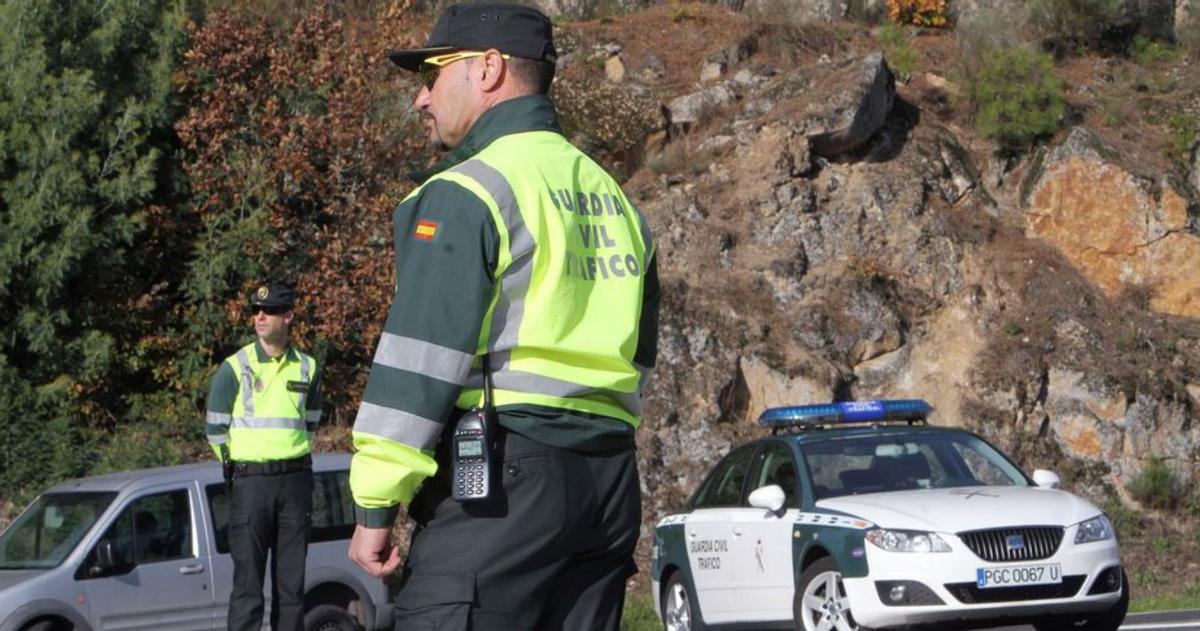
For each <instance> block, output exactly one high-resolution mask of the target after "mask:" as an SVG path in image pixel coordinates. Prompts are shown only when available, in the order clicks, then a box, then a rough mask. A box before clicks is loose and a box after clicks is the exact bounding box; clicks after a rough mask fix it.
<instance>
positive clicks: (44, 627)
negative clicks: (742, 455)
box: [21, 620, 60, 631]
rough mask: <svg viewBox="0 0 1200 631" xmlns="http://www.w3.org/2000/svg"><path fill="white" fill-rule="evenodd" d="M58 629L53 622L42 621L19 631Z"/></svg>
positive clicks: (54, 630) (53, 630)
mask: <svg viewBox="0 0 1200 631" xmlns="http://www.w3.org/2000/svg"><path fill="white" fill-rule="evenodd" d="M59 628H60V627H59V625H57V624H55V623H54V621H53V620H42V621H41V622H35V623H33V624H31V625H29V626H27V627H25V628H24V629H21V631H58V630H59Z"/></svg>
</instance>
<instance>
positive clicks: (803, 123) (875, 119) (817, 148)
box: [772, 52, 896, 157]
mask: <svg viewBox="0 0 1200 631" xmlns="http://www.w3.org/2000/svg"><path fill="white" fill-rule="evenodd" d="M805 72H808V73H812V74H816V75H818V76H821V79H820V82H819V83H818V84H815V85H812V87H813V88H815V89H796V86H799V85H803V84H804V81H803V77H804V73H805ZM795 74H797V75H799V76H797V77H793V78H792V79H791V80H790V82H791V84H792V85H793V87H792V88H790V89H788V90H787V91H788V92H793V91H794V94H795V96H791V97H790V98H786V99H784V100H781V101H780V102H779V104H778V105H776V106H775V109H774V110H773V111H772V117H773V118H775V119H781V118H786V119H788V121H789V125H790V126H791V127H792V128H793V129H795V130H797V131H800V132H802V133H804V135H805V136H807V137H808V140H809V142H810V143H812V149H813V151H814V152H816V153H817V154H818V155H822V156H827V157H832V156H836V155H839V154H843V153H846V152H848V151H852V150H854V149H856V148H857V147H859V146H861V145H862V144H863V143H865V142H866V141H867V140H869V139H870V138H871V136H874V135H875V133H876V132H878V131H879V130H880V129H881V128H882V127H883V122H884V120H885V119H886V118H887V115H888V112H890V111H891V109H892V103H893V101H894V99H895V95H896V82H895V80H894V78H893V77H892V71H891V70H890V69H889V68H888V65H887V62H886V61H885V60H884V58H883V53H882V52H875V53H872V54H870V55H867V56H866V57H862V58H859V59H851V60H847V61H845V62H842V63H840V64H838V65H837V66H835V68H834V69H833V71H832V72H830V71H828V70H825V69H807V70H806V71H802V72H800V73H795Z"/></svg>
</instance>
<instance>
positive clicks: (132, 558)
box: [84, 489, 196, 570]
mask: <svg viewBox="0 0 1200 631" xmlns="http://www.w3.org/2000/svg"><path fill="white" fill-rule="evenodd" d="M105 542H108V543H110V544H111V545H112V551H113V560H114V561H116V563H117V566H118V567H120V568H123V569H126V570H128V569H130V568H132V567H134V566H137V565H145V564H147V563H158V562H160V561H173V560H177V559H193V558H195V557H196V550H195V546H194V545H193V543H192V510H191V506H190V505H189V503H188V492H187V489H179V490H176V491H168V492H166V493H155V494H153V495H146V496H143V497H139V498H137V499H135V500H134V501H133V502H131V503H130V504H129V506H127V507H125V510H123V511H121V514H120V515H118V516H117V518H116V520H115V521H113V523H112V524H111V525H109V527H108V530H106V531H104V534H103V535H102V536H101V537H100V541H99V543H105ZM97 547H99V546H98V545H97ZM96 555H97V552H96V548H92V551H91V552H90V553H89V554H88V558H87V560H86V561H85V562H84V567H87V568H91V567H94V566H96Z"/></svg>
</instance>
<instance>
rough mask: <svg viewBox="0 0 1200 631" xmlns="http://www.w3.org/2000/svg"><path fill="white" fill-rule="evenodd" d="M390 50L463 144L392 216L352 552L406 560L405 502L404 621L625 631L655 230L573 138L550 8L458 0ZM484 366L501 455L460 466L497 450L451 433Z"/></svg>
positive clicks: (420, 106) (652, 313) (360, 427)
mask: <svg viewBox="0 0 1200 631" xmlns="http://www.w3.org/2000/svg"><path fill="white" fill-rule="evenodd" d="M390 57H391V59H392V61H393V62H394V63H396V64H397V65H399V66H400V67H401V68H404V69H406V70H410V71H419V72H421V75H422V80H423V87H421V89H420V91H419V93H418V94H417V96H416V100H415V101H414V104H413V105H414V107H415V109H416V110H417V111H418V112H419V113H420V114H421V115H422V116H423V118H424V121H425V126H426V128H427V130H428V133H429V140H430V142H431V143H432V144H434V145H435V146H438V147H440V148H447V149H452V151H451V152H450V153H449V155H448V156H446V157H445V159H444V160H442V162H441V163H439V164H438V165H437V166H436V167H435V168H434V171H433V172H434V173H435V174H434V175H432V176H431V177H428V178H427V179H423V181H422V180H421V179H418V181H419V182H421V185H420V187H419V188H417V189H416V190H415V191H413V192H412V193H411V194H410V195H409V196H408V197H407V198H406V199H405V200H404V201H403V202H401V204H400V206H399V207H398V208H397V209H396V211H395V213H394V215H393V223H394V236H395V256H396V280H397V285H396V294H395V297H394V299H393V302H392V305H391V309H390V311H389V312H388V317H387V321H386V323H385V325H384V332H383V334H382V336H381V339H380V341H379V346H378V347H377V349H376V352H375V357H374V362H373V364H372V366H371V373H370V377H369V379H368V381H367V386H366V390H365V392H364V394H363V401H362V404H361V406H360V408H359V411H358V416H357V418H356V420H355V424H354V445H355V447H356V449H357V453H356V454H355V456H354V460H353V465H352V467H351V472H350V484H351V489H352V490H353V494H354V498H355V503H356V505H357V511H356V512H357V521H358V526H357V529H356V531H355V534H354V538H353V540H352V541H351V546H350V557H351V558H352V559H354V560H355V561H357V562H358V563H359V564H360V565H362V566H363V567H364V568H365V569H366V570H367V571H368V572H370V573H372V574H374V575H375V576H382V575H384V574H387V573H388V572H391V571H392V570H394V569H396V568H397V567H400V565H401V560H400V558H399V555H398V552H397V550H396V548H395V547H394V546H393V545H392V544H391V542H390V540H389V531H390V529H391V527H392V524H393V521H394V520H395V518H396V515H397V513H398V511H399V509H400V505H401V504H402V503H408V504H409V513H410V514H411V515H412V516H413V518H414V519H415V520H416V522H417V527H416V529H415V531H414V533H413V536H412V542H411V546H410V549H409V554H408V557H407V559H406V561H405V562H404V563H403V565H404V574H403V576H402V584H401V586H400V589H399V592H398V593H397V596H396V599H395V604H396V628H397V629H411V628H421V629H424V628H437V629H474V630H476V631H478V630H481V629H503V630H506V631H507V630H512V629H524V630H528V629H612V630H616V629H617V628H618V627H619V624H620V618H621V608H622V604H623V602H624V595H625V582H626V580H627V579H628V578H629V577H630V576H631V575H632V574H634V573H635V572H636V571H637V570H636V567H635V566H634V564H633V552H634V548H635V546H636V544H637V540H638V533H639V530H640V526H641V523H640V522H641V496H640V491H639V483H638V473H637V458H636V453H635V443H634V429H635V428H636V427H637V426H638V424H639V422H640V408H641V398H640V397H641V388H642V385H643V383H644V380H645V378H646V376H647V374H648V372H649V370H650V368H651V367H652V366H653V364H654V357H655V352H656V346H657V331H656V329H657V317H658V316H657V312H658V280H657V275H656V271H655V269H656V268H655V260H654V248H653V245H652V242H651V236H650V229H649V227H648V225H647V224H646V220H645V218H644V217H643V216H642V215H641V213H640V212H639V211H638V210H637V209H636V208H635V207H634V206H633V204H632V203H630V201H629V200H628V199H627V198H626V197H625V195H624V194H623V193H622V192H621V189H620V187H619V185H618V184H617V182H616V181H614V180H613V178H612V177H611V176H609V175H608V174H607V173H605V172H604V170H603V169H601V168H600V167H599V166H597V165H596V163H595V162H593V161H592V160H591V159H589V158H588V157H587V156H586V155H584V154H583V153H582V152H580V151H579V150H578V149H576V148H575V147H573V146H572V145H571V144H570V143H569V142H568V141H567V139H566V138H564V137H563V135H562V129H561V128H560V127H559V123H558V117H557V114H556V112H555V109H554V105H553V104H552V103H551V101H550V99H549V98H548V97H547V91H548V90H549V87H550V83H551V81H552V80H553V77H554V70H555V58H556V52H555V48H554V43H553V39H552V35H551V24H550V21H549V20H548V19H547V18H546V16H545V15H543V14H542V13H540V12H539V11H537V10H536V9H533V8H529V7H523V6H515V5H505V4H469V5H453V6H450V7H448V8H447V9H446V10H445V12H444V13H443V14H442V15H441V17H440V19H439V20H438V22H437V24H436V25H435V27H434V29H433V33H432V35H431V36H430V38H429V41H428V44H427V45H426V47H425V48H421V49H416V50H405V51H394V52H392V53H391V54H390ZM418 177H419V176H418ZM485 378H486V379H488V380H489V381H490V384H491V385H493V386H494V391H493V392H492V395H491V397H492V400H491V401H489V403H490V404H492V405H494V407H495V410H496V412H498V426H494V427H489V440H488V444H487V446H486V447H485V451H488V453H489V455H490V456H491V458H492V460H493V463H494V464H493V466H491V467H490V468H489V469H488V474H487V475H485V476H483V478H482V481H481V478H480V477H479V476H478V474H466V473H463V474H461V475H462V476H463V477H462V478H456V477H455V475H456V470H457V469H459V467H460V466H461V461H460V462H459V463H457V464H455V466H451V463H452V462H454V461H455V459H456V458H465V457H471V456H477V455H478V454H479V451H480V449H479V446H478V444H475V443H471V442H462V443H460V442H458V441H459V440H460V437H459V436H461V435H457V436H456V435H455V428H456V427H467V426H466V425H460V423H465V421H466V420H470V419H471V418H472V415H473V414H475V412H468V411H467V410H468V409H470V408H473V407H474V408H480V407H487V406H484V405H483V404H484V398H485V397H484V394H483V393H484V388H483V384H484V382H485ZM452 445H454V446H455V447H454V448H453V450H452ZM469 469H470V467H466V470H469ZM431 476H432V477H431ZM418 487H420V491H419V492H416V491H417V489H418ZM452 489H457V490H460V491H461V490H462V489H467V490H471V489H474V490H480V489H486V490H487V493H488V497H487V498H486V499H470V500H466V499H456V497H455V493H452ZM414 493H415V497H414Z"/></svg>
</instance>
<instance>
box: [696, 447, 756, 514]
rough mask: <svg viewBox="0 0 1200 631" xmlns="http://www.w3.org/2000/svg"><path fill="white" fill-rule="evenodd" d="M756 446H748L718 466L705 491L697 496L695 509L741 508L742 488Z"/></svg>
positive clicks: (706, 483)
mask: <svg viewBox="0 0 1200 631" xmlns="http://www.w3.org/2000/svg"><path fill="white" fill-rule="evenodd" d="M754 451H755V445H747V446H745V447H742V448H740V449H738V450H737V451H734V452H733V453H731V454H729V456H728V457H726V458H725V460H723V461H722V462H721V464H719V465H717V468H716V469H714V470H713V472H712V474H711V475H710V476H709V478H708V480H707V481H706V482H705V485H704V489H702V491H701V493H700V494H698V495H697V497H696V502H695V503H694V504H693V506H694V507H695V508H714V507H718V506H741V505H742V504H743V502H742V499H743V498H742V487H743V486H744V484H745V482H746V475H747V474H748V473H749V472H750V465H751V464H752V463H753V460H754Z"/></svg>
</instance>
